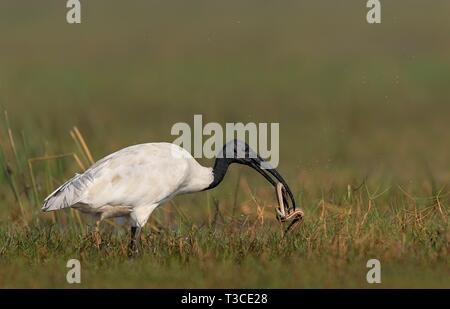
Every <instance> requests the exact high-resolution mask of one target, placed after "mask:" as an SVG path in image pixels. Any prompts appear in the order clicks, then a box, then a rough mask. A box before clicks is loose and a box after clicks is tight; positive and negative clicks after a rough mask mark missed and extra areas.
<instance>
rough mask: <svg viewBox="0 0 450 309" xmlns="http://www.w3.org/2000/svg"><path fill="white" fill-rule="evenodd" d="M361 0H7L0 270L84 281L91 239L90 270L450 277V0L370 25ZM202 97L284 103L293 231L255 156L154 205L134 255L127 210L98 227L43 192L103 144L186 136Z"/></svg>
mask: <svg viewBox="0 0 450 309" xmlns="http://www.w3.org/2000/svg"><path fill="white" fill-rule="evenodd" d="M363 2H364V1H346V3H345V4H343V3H342V4H341V3H334V2H333V3H330V1H298V2H292V1H285V2H283V3H282V4H281V3H279V2H277V3H276V4H275V2H274V1H265V2H261V1H247V2H245V3H243V2H242V1H227V2H226V3H225V2H223V3H222V2H219V1H216V2H214V1H213V2H211V1H208V2H203V1H196V2H195V3H194V2H193V3H190V4H187V3H186V2H184V1H175V2H173V3H171V4H167V3H166V2H165V1H145V2H144V1H129V2H127V4H126V5H125V4H124V2H123V1H100V0H99V1H95V2H92V3H91V2H89V3H86V4H84V5H83V23H82V24H81V25H77V26H70V25H67V24H66V23H65V19H64V18H65V10H66V8H65V5H60V4H58V3H57V2H56V1H39V3H37V2H36V3H34V2H33V3H28V2H27V3H22V2H19V1H13V0H11V1H2V2H1V3H0V37H1V38H2V40H1V42H2V43H1V47H0V105H1V106H2V107H3V109H4V110H7V111H8V115H7V117H6V115H1V117H0V119H1V122H0V124H1V126H0V146H1V153H0V164H1V166H2V170H3V172H2V173H0V287H68V286H69V285H68V284H67V283H66V281H65V276H66V271H67V268H66V267H65V264H66V262H67V260H68V259H70V258H78V259H80V260H81V261H82V284H81V287H290V288H293V287H308V288H309V287H367V288H368V287H373V286H371V285H369V284H367V282H366V272H367V270H368V269H367V268H366V262H367V260H369V259H372V258H377V259H379V260H380V261H381V265H382V284H381V285H377V286H376V287H383V288H390V287H437V288H440V287H447V288H450V262H449V256H450V230H449V226H448V220H449V215H448V213H449V204H450V195H449V194H450V193H449V190H448V183H449V179H450V134H449V132H450V121H449V115H450V104H449V102H448V101H449V99H448V98H449V97H450V88H449V87H448V82H449V81H450V58H449V57H448V55H449V54H450V43H449V40H448V32H449V30H450V21H449V19H448V14H447V12H448V10H449V9H450V4H449V3H448V1H435V2H434V4H433V6H427V7H426V8H424V7H423V4H422V2H421V1H395V2H393V1H391V2H386V3H385V2H383V22H382V24H381V25H376V26H373V25H372V26H371V25H368V24H367V23H366V22H365V12H366V8H365V3H363ZM199 113H201V114H202V115H203V119H204V121H205V122H210V121H214V122H219V123H221V124H224V123H226V122H237V121H242V122H250V121H252V122H257V123H259V122H278V123H280V147H281V149H280V165H279V170H280V172H281V173H282V175H283V176H285V178H286V179H287V180H288V182H289V184H290V186H291V187H292V189H293V191H294V192H295V194H296V196H297V200H298V202H299V204H300V205H301V207H302V208H303V210H304V211H305V214H306V218H305V221H304V222H303V223H302V225H301V226H300V227H299V228H298V229H297V230H295V231H294V232H293V233H292V234H291V235H289V237H287V238H285V239H282V238H281V235H280V229H279V226H278V224H277V222H276V221H275V219H274V205H275V204H276V200H275V196H274V192H273V189H272V188H270V187H269V186H268V184H267V183H265V181H264V179H261V178H260V177H259V176H258V175H255V173H254V172H252V171H251V170H250V169H246V168H242V167H233V168H232V169H231V171H230V173H229V175H227V177H226V179H225V181H224V183H223V184H222V185H221V186H220V187H219V188H217V189H215V190H214V191H211V192H207V193H206V192H205V193H199V194H195V195H187V196H181V197H177V198H176V199H175V200H174V202H172V203H170V204H168V205H165V206H164V207H162V208H161V209H158V210H157V211H156V212H155V214H154V215H153V216H152V218H151V220H150V222H149V224H148V226H147V227H146V230H145V233H144V234H145V235H144V236H143V237H142V244H143V255H142V256H141V257H140V258H139V259H137V260H135V261H129V260H128V259H127V258H126V254H125V248H126V244H127V241H128V234H127V233H128V231H126V230H125V229H124V228H122V227H115V226H113V225H111V224H110V223H104V224H103V226H102V242H101V244H100V245H98V244H97V243H96V241H95V239H94V235H93V234H92V231H91V230H90V229H89V228H88V227H87V225H88V224H91V223H90V222H89V221H88V220H86V219H85V218H83V217H80V216H79V215H78V214H77V213H75V212H71V211H70V210H68V211H63V212H60V213H56V214H53V215H52V214H41V213H40V212H39V209H40V204H41V201H42V199H43V198H45V196H46V195H47V194H48V193H49V192H51V191H52V189H54V188H55V187H56V186H57V185H58V184H61V183H62V182H63V181H64V180H65V179H67V178H68V177H70V176H71V175H73V174H74V173H75V172H80V171H82V170H83V169H84V168H85V167H87V166H89V164H90V159H89V155H87V151H86V150H87V148H88V149H89V150H90V152H91V153H92V156H93V157H94V159H100V158H101V157H102V156H104V155H107V154H109V153H111V152H113V151H115V150H117V149H119V148H121V147H125V146H128V145H131V144H136V143H141V142H150V141H162V140H164V141H172V140H174V137H173V136H171V135H170V129H171V126H172V125H173V124H174V123H175V122H179V121H183V122H188V123H192V122H193V115H194V114H199ZM74 126H77V127H78V128H79V130H80V134H78V133H77V131H74V130H73V127H74ZM82 139H84V141H85V143H86V147H84V146H83V142H82ZM54 156H56V157H54ZM33 158H34V159H33ZM36 158H37V159H36ZM30 159H32V160H30ZM201 162H202V163H204V164H212V162H208V161H207V160H201Z"/></svg>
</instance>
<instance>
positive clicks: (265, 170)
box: [248, 156, 296, 211]
mask: <svg viewBox="0 0 450 309" xmlns="http://www.w3.org/2000/svg"><path fill="white" fill-rule="evenodd" d="M248 165H249V166H250V167H252V168H253V169H255V170H256V171H257V172H258V173H260V174H261V175H263V176H264V178H266V179H267V180H268V181H269V182H270V183H271V184H272V185H273V186H274V187H275V188H276V186H277V182H276V181H275V180H273V178H272V177H271V176H270V175H269V173H270V174H271V175H272V176H273V177H275V178H276V179H277V180H278V182H281V183H282V184H283V186H284V188H285V189H286V191H287V193H288V195H289V198H290V199H291V201H292V205H291V207H288V209H289V211H294V210H295V209H296V205H295V199H294V195H293V194H292V191H291V189H290V188H289V185H288V184H287V182H286V180H284V178H283V177H282V176H281V175H280V173H278V171H277V170H276V169H274V168H273V167H272V166H270V164H269V163H268V162H267V161H264V160H263V159H262V158H261V157H260V156H257V157H256V158H251V159H250V161H249V163H248ZM283 199H284V203H285V205H289V203H288V202H287V201H286V200H285V197H284V195H283Z"/></svg>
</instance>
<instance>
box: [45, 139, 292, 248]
mask: <svg viewBox="0 0 450 309" xmlns="http://www.w3.org/2000/svg"><path fill="white" fill-rule="evenodd" d="M232 163H239V164H244V165H248V166H250V167H252V168H254V169H255V170H257V171H258V172H259V173H260V174H261V175H263V176H264V177H265V178H266V179H267V180H268V181H269V182H270V183H271V184H272V185H273V186H276V185H277V183H279V182H281V183H282V184H283V186H284V187H285V189H286V191H287V193H288V194H289V197H290V199H291V201H292V207H293V209H295V200H294V196H293V194H292V192H291V190H290V189H289V186H288V185H287V183H286V181H285V180H284V179H283V177H281V175H280V174H279V173H278V172H277V171H276V170H275V169H274V168H272V167H271V166H269V164H268V163H267V162H266V161H264V160H263V159H261V157H260V156H258V154H257V153H255V152H254V151H253V150H252V149H250V147H249V146H248V145H247V144H246V143H244V142H241V141H238V140H233V141H231V142H228V143H227V144H226V145H225V146H224V147H223V149H222V151H221V152H219V154H218V155H217V157H216V161H215V164H214V167H212V168H211V167H203V166H201V165H200V164H199V163H198V162H197V161H196V160H195V159H194V158H193V157H192V156H191V155H190V154H189V153H188V152H187V151H186V150H184V149H183V148H181V147H179V146H177V145H174V144H170V143H150V144H142V145H135V146H131V147H128V148H124V149H122V150H119V151H117V152H115V153H113V154H111V155H109V156H107V157H105V158H104V159H102V160H100V161H98V162H97V163H96V164H94V165H93V166H92V167H90V168H89V169H88V170H87V171H86V172H84V173H83V174H76V175H75V176H74V177H73V178H71V179H70V180H68V181H67V182H66V183H64V184H63V185H62V186H61V187H59V188H58V189H56V191H55V192H53V193H52V194H50V195H49V196H48V197H47V198H46V199H45V201H44V203H43V207H42V211H46V212H47V211H53V210H59V209H63V208H74V209H77V210H79V211H81V212H84V213H88V214H91V215H94V216H95V217H96V218H97V220H98V222H100V221H101V220H103V219H107V218H118V217H122V218H125V219H127V220H128V222H129V223H130V225H131V241H130V247H129V249H130V253H131V254H135V253H137V250H138V239H139V234H140V231H141V229H142V227H143V226H144V225H145V223H146V222H147V220H148V218H149V216H150V215H151V213H152V212H153V211H154V210H155V208H157V207H158V206H160V205H161V204H163V203H164V202H166V201H168V200H170V199H172V198H173V197H174V196H176V195H179V194H184V193H192V192H199V191H205V190H209V189H212V188H215V187H216V186H217V185H219V184H220V182H221V181H222V180H223V178H224V176H225V174H226V172H227V169H228V166H229V165H230V164H232ZM268 173H270V174H271V175H273V176H274V177H275V178H276V180H277V181H275V180H273V179H272V177H271V176H270V175H269V174H268ZM288 205H289V204H288Z"/></svg>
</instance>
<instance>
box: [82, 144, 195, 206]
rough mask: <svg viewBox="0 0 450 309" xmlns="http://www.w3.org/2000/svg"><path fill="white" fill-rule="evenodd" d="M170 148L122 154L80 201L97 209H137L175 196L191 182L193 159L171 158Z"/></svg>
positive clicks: (145, 147) (154, 147)
mask: <svg viewBox="0 0 450 309" xmlns="http://www.w3.org/2000/svg"><path fill="white" fill-rule="evenodd" d="M169 147H170V146H169V145H166V144H159V143H155V144H144V145H138V146H132V147H129V148H128V149H125V150H122V151H120V153H117V155H115V156H114V157H113V158H111V159H110V160H109V161H108V162H107V163H106V164H105V165H104V166H103V167H102V168H101V171H99V172H98V173H97V175H96V177H95V178H94V181H93V183H92V184H91V185H90V186H89V188H88V189H87V190H86V194H85V196H84V198H83V199H82V200H81V201H80V202H81V203H85V204H89V205H92V207H94V208H95V207H101V206H102V205H110V206H130V207H137V206H140V205H149V204H158V203H160V202H161V201H164V200H166V199H167V198H169V197H171V196H172V195H176V194H177V193H179V191H180V190H181V189H182V188H184V185H185V183H186V181H187V179H188V177H187V176H188V173H189V168H190V159H187V158H185V157H179V158H177V157H174V156H172V155H171V153H170V151H171V149H170V148H169ZM192 160H193V159H192Z"/></svg>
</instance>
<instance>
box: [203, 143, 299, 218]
mask: <svg viewBox="0 0 450 309" xmlns="http://www.w3.org/2000/svg"><path fill="white" fill-rule="evenodd" d="M232 163H238V164H243V165H247V166H250V167H251V168H253V169H255V170H256V171H257V172H258V173H260V174H261V175H263V176H264V178H266V179H267V181H269V182H270V183H271V184H272V185H273V186H274V187H276V186H277V183H278V182H281V183H282V184H283V186H284V188H285V189H286V191H287V193H288V195H289V198H290V199H291V202H292V203H291V204H292V205H291V207H289V208H291V210H295V208H296V205H295V199H294V195H293V194H292V191H291V189H290V188H289V185H288V184H287V182H286V181H285V180H284V178H283V177H282V176H281V175H280V173H278V171H277V170H276V169H275V168H273V167H272V166H271V165H270V164H269V162H267V161H264V160H263V159H262V158H261V157H260V156H259V155H258V154H257V153H256V152H255V151H253V150H252V149H251V148H250V146H249V145H248V144H247V143H245V142H243V141H240V140H237V139H235V140H232V141H230V142H228V143H226V144H225V145H224V146H223V148H222V150H221V151H220V152H219V153H218V155H217V158H216V162H215V164H214V168H213V174H214V181H213V182H212V183H211V185H210V186H209V187H208V188H207V189H212V188H214V187H216V186H217V185H218V184H219V183H220V182H221V181H222V179H223V177H224V176H225V173H226V171H227V169H228V166H229V165H230V164H232ZM271 176H273V177H274V178H275V179H276V181H275V180H274V179H273V178H272V177H271ZM284 199H285V198H284ZM284 202H285V205H289V203H288V202H287V201H286V199H285V201H284Z"/></svg>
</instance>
